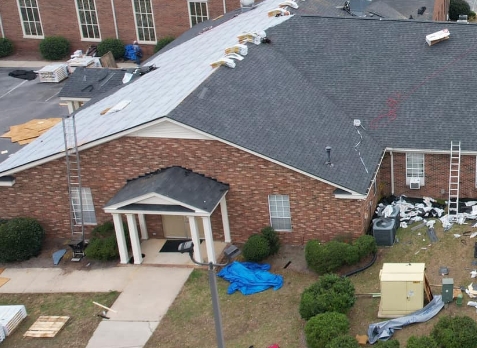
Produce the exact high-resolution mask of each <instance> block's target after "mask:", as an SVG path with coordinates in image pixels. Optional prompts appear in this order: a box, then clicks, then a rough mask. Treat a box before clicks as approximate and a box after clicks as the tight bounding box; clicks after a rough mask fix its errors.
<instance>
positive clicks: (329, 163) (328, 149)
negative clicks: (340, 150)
mask: <svg viewBox="0 0 477 348" xmlns="http://www.w3.org/2000/svg"><path fill="white" fill-rule="evenodd" d="M325 150H326V155H327V156H328V160H327V161H326V162H325V164H326V165H329V166H330V167H332V166H333V163H331V146H327V147H325Z"/></svg>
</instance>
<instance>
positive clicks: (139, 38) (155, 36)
mask: <svg viewBox="0 0 477 348" xmlns="http://www.w3.org/2000/svg"><path fill="white" fill-rule="evenodd" d="M135 1H137V2H138V3H139V7H141V3H144V4H145V3H146V2H148V3H149V6H150V8H151V12H150V13H148V12H144V13H143V12H141V10H143V8H140V9H139V12H137V11H136V5H135V4H134V3H135ZM131 3H132V8H133V15H134V25H135V26H136V35H137V41H138V42H139V43H143V44H151V43H153V44H155V43H156V42H157V33H156V24H155V22H154V10H153V8H152V0H131ZM141 15H146V16H147V15H150V16H151V20H152V23H148V24H149V26H147V27H144V26H141V28H140V27H139V26H138V22H137V16H141ZM151 25H152V26H151ZM144 28H151V29H152V30H153V33H154V40H142V39H141V35H139V32H140V30H142V31H143V33H144Z"/></svg>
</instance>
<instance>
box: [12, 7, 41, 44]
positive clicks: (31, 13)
mask: <svg viewBox="0 0 477 348" xmlns="http://www.w3.org/2000/svg"><path fill="white" fill-rule="evenodd" d="M18 10H19V11H20V19H21V21H22V29H23V35H24V36H25V37H34V38H43V27H42V25H41V18H40V9H39V7H38V1H37V0H18Z"/></svg>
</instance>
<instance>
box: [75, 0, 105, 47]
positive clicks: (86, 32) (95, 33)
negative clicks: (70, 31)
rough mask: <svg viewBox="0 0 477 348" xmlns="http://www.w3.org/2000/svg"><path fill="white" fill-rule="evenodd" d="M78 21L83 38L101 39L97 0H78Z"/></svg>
mask: <svg viewBox="0 0 477 348" xmlns="http://www.w3.org/2000/svg"><path fill="white" fill-rule="evenodd" d="M76 10H77V11H78V22H79V26H80V33H81V37H82V38H83V39H98V40H99V39H101V35H100V33H99V23H98V13H97V12H96V3H95V0H76Z"/></svg>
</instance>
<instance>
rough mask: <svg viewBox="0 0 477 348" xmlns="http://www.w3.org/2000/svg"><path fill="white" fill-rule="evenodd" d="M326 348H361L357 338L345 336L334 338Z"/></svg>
mask: <svg viewBox="0 0 477 348" xmlns="http://www.w3.org/2000/svg"><path fill="white" fill-rule="evenodd" d="M326 348H360V346H359V344H358V341H356V338H354V337H352V336H350V335H343V336H338V337H335V338H333V339H332V340H331V342H330V343H329V344H328V345H327V346H326Z"/></svg>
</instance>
